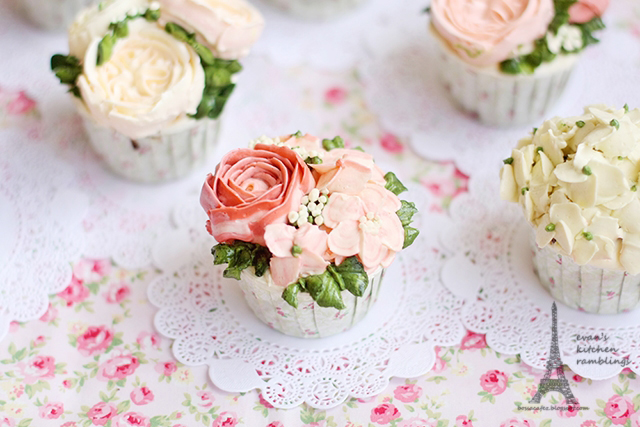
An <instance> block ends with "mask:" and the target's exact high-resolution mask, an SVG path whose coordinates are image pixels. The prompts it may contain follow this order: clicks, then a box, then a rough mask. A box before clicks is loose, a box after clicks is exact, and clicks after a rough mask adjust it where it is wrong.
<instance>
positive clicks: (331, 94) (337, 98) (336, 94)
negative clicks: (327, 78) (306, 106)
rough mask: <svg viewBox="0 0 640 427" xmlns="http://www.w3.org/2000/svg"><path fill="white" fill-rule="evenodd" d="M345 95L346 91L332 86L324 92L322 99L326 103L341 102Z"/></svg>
mask: <svg viewBox="0 0 640 427" xmlns="http://www.w3.org/2000/svg"><path fill="white" fill-rule="evenodd" d="M346 97H347V91H346V90H344V89H343V88H341V87H332V88H331V89H329V90H327V91H326V92H325V93H324V100H325V102H327V103H328V104H333V105H335V104H341V103H342V102H343V101H344V100H345V99H346Z"/></svg>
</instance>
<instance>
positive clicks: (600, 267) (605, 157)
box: [500, 105, 640, 314]
mask: <svg viewBox="0 0 640 427" xmlns="http://www.w3.org/2000/svg"><path fill="white" fill-rule="evenodd" d="M639 172H640V109H634V110H630V109H629V108H628V107H627V106H626V105H625V107H624V108H620V109H615V108H611V107H606V106H602V105H594V106H590V107H587V108H585V111H584V114H582V115H580V116H575V117H567V118H560V117H556V118H554V119H551V120H548V121H546V122H544V124H543V125H542V126H541V127H540V128H538V129H537V130H535V131H534V133H533V134H532V135H530V136H528V137H527V138H524V139H522V140H521V141H520V142H519V144H518V146H517V148H515V149H514V150H513V151H512V154H511V157H509V158H507V159H505V160H504V166H503V168H502V172H501V187H500V193H501V197H502V198H503V199H505V200H508V201H511V202H515V203H519V204H520V205H521V206H522V208H523V211H524V213H525V216H526V218H527V220H528V221H529V222H530V223H531V225H532V227H533V234H532V235H533V239H534V241H535V243H534V266H535V269H536V272H537V274H538V277H539V279H540V282H541V284H542V285H543V286H544V287H545V288H546V289H547V290H548V291H549V292H550V293H551V294H552V295H553V297H554V298H556V299H557V300H559V301H561V302H563V303H565V304H567V305H568V306H570V307H573V308H576V309H579V310H582V311H586V312H589V313H600V314H612V313H620V312H624V311H628V310H631V309H633V308H635V307H636V306H637V305H638V303H639V302H640V199H639V195H640V192H638V186H639V184H638V181H639V178H640V176H639Z"/></svg>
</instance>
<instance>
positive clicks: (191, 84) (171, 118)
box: [77, 19, 205, 139]
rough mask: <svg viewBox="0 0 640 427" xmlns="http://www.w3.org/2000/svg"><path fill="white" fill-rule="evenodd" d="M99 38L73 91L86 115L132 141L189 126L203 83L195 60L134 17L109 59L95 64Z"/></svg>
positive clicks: (183, 46) (186, 49) (189, 50)
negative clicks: (80, 95) (78, 91)
mask: <svg viewBox="0 0 640 427" xmlns="http://www.w3.org/2000/svg"><path fill="white" fill-rule="evenodd" d="M100 40H101V39H100V38H96V39H94V40H93V42H91V44H90V45H89V48H88V49H87V52H86V55H85V57H84V61H83V62H84V72H83V74H82V75H80V77H78V81H77V84H78V87H79V89H80V93H81V94H82V101H83V102H84V106H86V108H87V109H88V110H89V113H90V115H91V117H92V118H93V119H94V120H95V121H96V122H97V123H98V124H100V125H102V126H104V127H109V128H113V129H115V130H116V131H118V132H120V133H122V134H124V135H126V136H128V137H129V138H132V139H137V138H144V137H147V136H150V135H154V134H157V133H159V132H164V133H173V132H179V131H181V130H183V129H186V128H188V127H189V126H191V125H192V123H193V119H190V118H188V116H187V114H194V113H195V112H196V110H197V108H198V104H200V101H201V99H202V92H203V90H204V85H205V79H204V69H203V68H202V65H201V64H200V57H199V56H198V54H197V53H196V52H195V51H194V50H193V49H192V48H190V47H189V46H188V45H187V44H185V43H183V42H181V41H179V40H177V39H176V38H174V37H173V36H172V35H170V34H168V33H167V32H166V31H164V30H162V29H161V28H159V27H158V26H157V25H156V24H155V23H150V22H147V21H146V20H144V19H137V20H135V21H132V22H130V23H129V35H128V36H127V37H126V38H124V39H120V40H118V41H117V42H116V43H115V45H114V47H113V52H112V55H111V58H110V59H109V60H108V61H107V62H105V63H104V64H102V65H99V66H98V65H96V58H97V54H98V45H99V43H100Z"/></svg>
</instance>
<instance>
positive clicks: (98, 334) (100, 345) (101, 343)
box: [77, 326, 113, 356]
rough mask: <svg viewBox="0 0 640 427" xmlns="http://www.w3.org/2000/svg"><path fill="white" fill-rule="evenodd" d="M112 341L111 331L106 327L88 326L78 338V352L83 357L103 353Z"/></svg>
mask: <svg viewBox="0 0 640 427" xmlns="http://www.w3.org/2000/svg"><path fill="white" fill-rule="evenodd" d="M112 341H113V331H112V330H111V329H109V328H107V327H106V326H89V327H88V328H87V330H86V331H85V332H84V333H83V334H82V335H80V336H79V337H78V340H77V343H78V351H79V352H80V354H82V355H83V356H93V355H96V354H100V353H103V352H104V351H105V350H106V349H107V348H108V347H109V345H110V344H111V342H112Z"/></svg>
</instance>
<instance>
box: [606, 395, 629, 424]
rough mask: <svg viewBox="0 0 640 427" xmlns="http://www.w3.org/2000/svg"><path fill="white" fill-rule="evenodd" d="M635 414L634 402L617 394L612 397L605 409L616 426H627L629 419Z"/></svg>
mask: <svg viewBox="0 0 640 427" xmlns="http://www.w3.org/2000/svg"><path fill="white" fill-rule="evenodd" d="M635 412H636V411H635V409H634V408H633V402H632V401H631V400H629V398H627V397H623V396H618V395H617V394H614V395H613V396H611V397H610V398H609V400H608V401H607V404H606V405H605V407H604V413H605V415H606V416H607V418H609V419H610V420H611V423H612V424H615V425H622V424H626V422H627V420H628V419H629V417H631V415H633V414H634V413H635Z"/></svg>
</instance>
